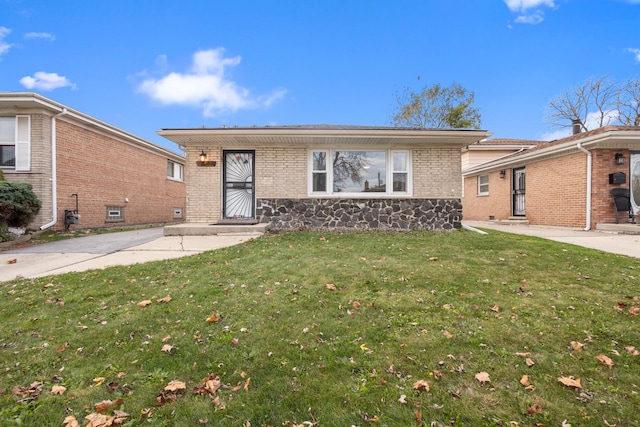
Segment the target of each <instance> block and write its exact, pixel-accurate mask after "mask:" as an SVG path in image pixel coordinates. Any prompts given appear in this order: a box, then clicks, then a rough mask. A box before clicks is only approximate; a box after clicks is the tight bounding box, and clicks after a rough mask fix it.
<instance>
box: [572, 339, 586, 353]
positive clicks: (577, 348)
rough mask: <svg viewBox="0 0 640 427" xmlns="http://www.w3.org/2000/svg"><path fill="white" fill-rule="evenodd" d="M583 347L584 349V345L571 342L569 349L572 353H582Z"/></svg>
mask: <svg viewBox="0 0 640 427" xmlns="http://www.w3.org/2000/svg"><path fill="white" fill-rule="evenodd" d="M583 347H584V344H582V343H579V342H578V341H571V348H572V349H573V350H574V351H582V348H583Z"/></svg>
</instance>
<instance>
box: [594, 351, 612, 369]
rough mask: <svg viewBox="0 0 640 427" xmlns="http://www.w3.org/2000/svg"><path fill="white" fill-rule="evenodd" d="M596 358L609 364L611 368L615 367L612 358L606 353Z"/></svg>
mask: <svg viewBox="0 0 640 427" xmlns="http://www.w3.org/2000/svg"><path fill="white" fill-rule="evenodd" d="M596 360H597V361H598V362H600V363H602V364H603V365H605V366H608V367H609V369H611V368H613V360H611V359H610V358H609V357H607V356H605V355H604V354H599V355H597V356H596Z"/></svg>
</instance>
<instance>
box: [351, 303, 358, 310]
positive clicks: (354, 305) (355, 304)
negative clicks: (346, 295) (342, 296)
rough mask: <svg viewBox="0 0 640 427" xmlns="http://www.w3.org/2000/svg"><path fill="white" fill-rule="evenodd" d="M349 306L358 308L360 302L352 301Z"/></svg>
mask: <svg viewBox="0 0 640 427" xmlns="http://www.w3.org/2000/svg"><path fill="white" fill-rule="evenodd" d="M351 306H352V307H353V308H355V309H358V308H360V303H359V302H358V301H354V302H353V304H351Z"/></svg>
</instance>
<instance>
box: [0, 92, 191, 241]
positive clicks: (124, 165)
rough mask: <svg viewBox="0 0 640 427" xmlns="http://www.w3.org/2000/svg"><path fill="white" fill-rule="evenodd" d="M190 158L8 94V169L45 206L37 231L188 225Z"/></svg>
mask: <svg viewBox="0 0 640 427" xmlns="http://www.w3.org/2000/svg"><path fill="white" fill-rule="evenodd" d="M184 162H185V159H184V156H182V155H179V154H176V153H174V152H172V151H170V150H167V149H165V148H163V147H160V146H159V145H156V144H153V143H151V142H149V141H146V140H144V139H142V138H139V137H137V136H135V135H133V134H131V133H128V132H126V131H124V130H121V129H118V128H116V127H115V126H112V125H110V124H108V123H105V122H102V121H100V120H98V119H95V118H93V117H91V116H89V115H87V114H84V113H82V112H80V111H77V110H75V109H73V108H71V107H67V106H65V105H62V104H60V103H58V102H56V101H53V100H51V99H48V98H45V97H44V96H41V95H38V94H36V93H31V92H0V169H1V170H2V173H3V174H4V177H5V179H6V180H7V181H12V182H26V183H29V184H31V185H32V187H33V191H34V193H35V194H36V195H37V197H38V198H39V199H40V201H41V202H42V207H41V209H40V213H39V214H38V216H37V217H36V218H35V220H34V221H33V223H32V224H31V225H30V226H29V228H31V229H41V230H44V229H54V230H63V229H65V228H75V227H81V228H98V227H122V226H130V225H139V224H157V223H173V222H182V221H183V220H184V215H185V208H186V206H185V198H186V197H185V194H186V189H185V184H184V181H183V169H184Z"/></svg>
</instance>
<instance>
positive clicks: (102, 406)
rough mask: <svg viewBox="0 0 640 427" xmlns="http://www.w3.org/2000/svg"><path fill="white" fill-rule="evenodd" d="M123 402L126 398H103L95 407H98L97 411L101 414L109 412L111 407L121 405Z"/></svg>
mask: <svg viewBox="0 0 640 427" xmlns="http://www.w3.org/2000/svg"><path fill="white" fill-rule="evenodd" d="M123 403H124V400H122V399H116V400H103V401H102V402H100V403H96V404H95V405H94V407H95V408H96V412H98V413H99V414H102V413H104V412H107V411H108V410H109V409H111V408H113V407H114V406H120V405H122V404H123Z"/></svg>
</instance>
